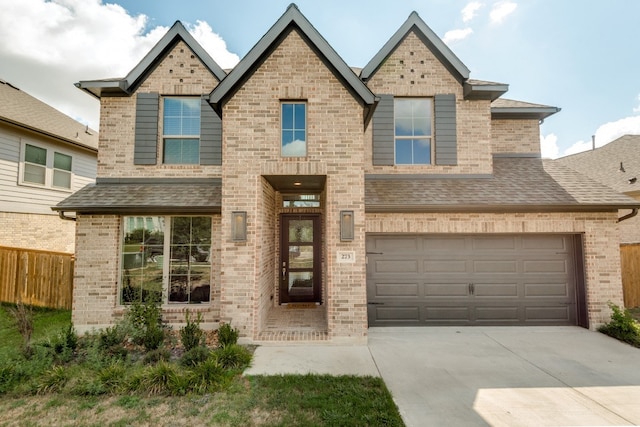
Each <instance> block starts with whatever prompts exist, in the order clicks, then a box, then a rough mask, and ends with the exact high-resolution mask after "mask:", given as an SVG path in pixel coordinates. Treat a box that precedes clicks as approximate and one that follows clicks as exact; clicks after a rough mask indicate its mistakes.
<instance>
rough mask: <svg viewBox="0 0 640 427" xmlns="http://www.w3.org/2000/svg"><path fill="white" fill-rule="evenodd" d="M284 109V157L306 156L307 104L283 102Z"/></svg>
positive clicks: (282, 108)
mask: <svg viewBox="0 0 640 427" xmlns="http://www.w3.org/2000/svg"><path fill="white" fill-rule="evenodd" d="M281 111H282V117H281V118H282V121H281V127H282V157H304V156H306V155H307V104H306V103H303V102H283V103H282V105H281Z"/></svg>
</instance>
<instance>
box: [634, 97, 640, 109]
mask: <svg viewBox="0 0 640 427" xmlns="http://www.w3.org/2000/svg"><path fill="white" fill-rule="evenodd" d="M638 101H639V102H640V95H638ZM633 112H634V113H640V103H639V104H638V106H637V107H634V108H633Z"/></svg>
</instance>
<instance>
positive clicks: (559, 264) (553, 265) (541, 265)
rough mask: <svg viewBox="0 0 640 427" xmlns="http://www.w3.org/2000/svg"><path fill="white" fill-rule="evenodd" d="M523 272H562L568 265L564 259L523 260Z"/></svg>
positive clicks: (566, 269)
mask: <svg viewBox="0 0 640 427" xmlns="http://www.w3.org/2000/svg"><path fill="white" fill-rule="evenodd" d="M523 266H524V273H533V274H540V273H563V274H566V273H567V271H568V265H567V262H566V260H564V259H546V260H531V261H524V263H523Z"/></svg>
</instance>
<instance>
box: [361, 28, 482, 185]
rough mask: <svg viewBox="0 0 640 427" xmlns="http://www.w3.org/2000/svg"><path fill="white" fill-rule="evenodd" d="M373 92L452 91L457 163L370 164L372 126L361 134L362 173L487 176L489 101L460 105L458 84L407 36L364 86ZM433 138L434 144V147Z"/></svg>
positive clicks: (426, 93)
mask: <svg viewBox="0 0 640 427" xmlns="http://www.w3.org/2000/svg"><path fill="white" fill-rule="evenodd" d="M367 86H369V89H371V91H372V92H373V93H375V94H392V95H394V96H424V97H432V96H434V95H437V94H448V93H452V94H455V96H456V115H457V117H456V118H457V128H456V133H457V142H458V164H457V165H456V166H437V165H430V166H409V165H399V166H373V163H372V148H371V147H372V130H371V128H372V126H369V128H368V130H367V133H366V137H365V138H366V141H367V145H366V149H367V156H366V159H365V160H366V168H367V170H366V172H367V173H385V174H394V173H425V174H427V173H434V174H442V173H457V174H487V173H491V172H492V158H491V148H492V147H491V110H490V103H489V101H465V100H464V96H463V92H462V89H463V88H462V84H461V83H460V82H459V81H457V80H456V79H455V78H454V77H453V76H452V75H451V73H450V72H449V71H448V70H447V69H446V68H445V67H444V65H442V63H441V62H440V61H439V60H438V59H437V58H436V57H435V56H434V55H433V53H432V52H431V51H430V50H429V49H428V48H427V47H426V46H425V44H424V43H423V42H422V40H420V38H419V37H418V36H416V34H415V33H413V32H411V33H410V34H409V35H408V36H407V37H406V39H405V40H404V41H403V42H402V44H401V45H399V46H398V48H397V49H396V50H395V51H394V52H393V53H392V54H391V55H390V56H389V58H387V60H386V61H385V62H384V64H382V66H381V67H380V69H379V70H378V71H377V72H376V73H375V74H374V75H373V76H372V78H371V80H369V82H367ZM437 143H438V142H437V135H436V141H435V144H437Z"/></svg>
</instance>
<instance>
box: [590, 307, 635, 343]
mask: <svg viewBox="0 0 640 427" xmlns="http://www.w3.org/2000/svg"><path fill="white" fill-rule="evenodd" d="M609 307H610V308H611V311H612V313H611V321H610V322H609V323H606V324H604V325H602V326H600V327H599V328H598V331H600V332H602V333H603V334H606V335H609V336H611V337H613V338H616V339H619V340H620V341H624V342H626V343H628V344H631V345H633V346H635V347H640V324H638V322H637V321H636V320H635V319H634V318H633V316H632V315H631V313H630V312H629V310H626V309H621V308H620V307H618V306H617V305H615V304H612V303H609Z"/></svg>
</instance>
